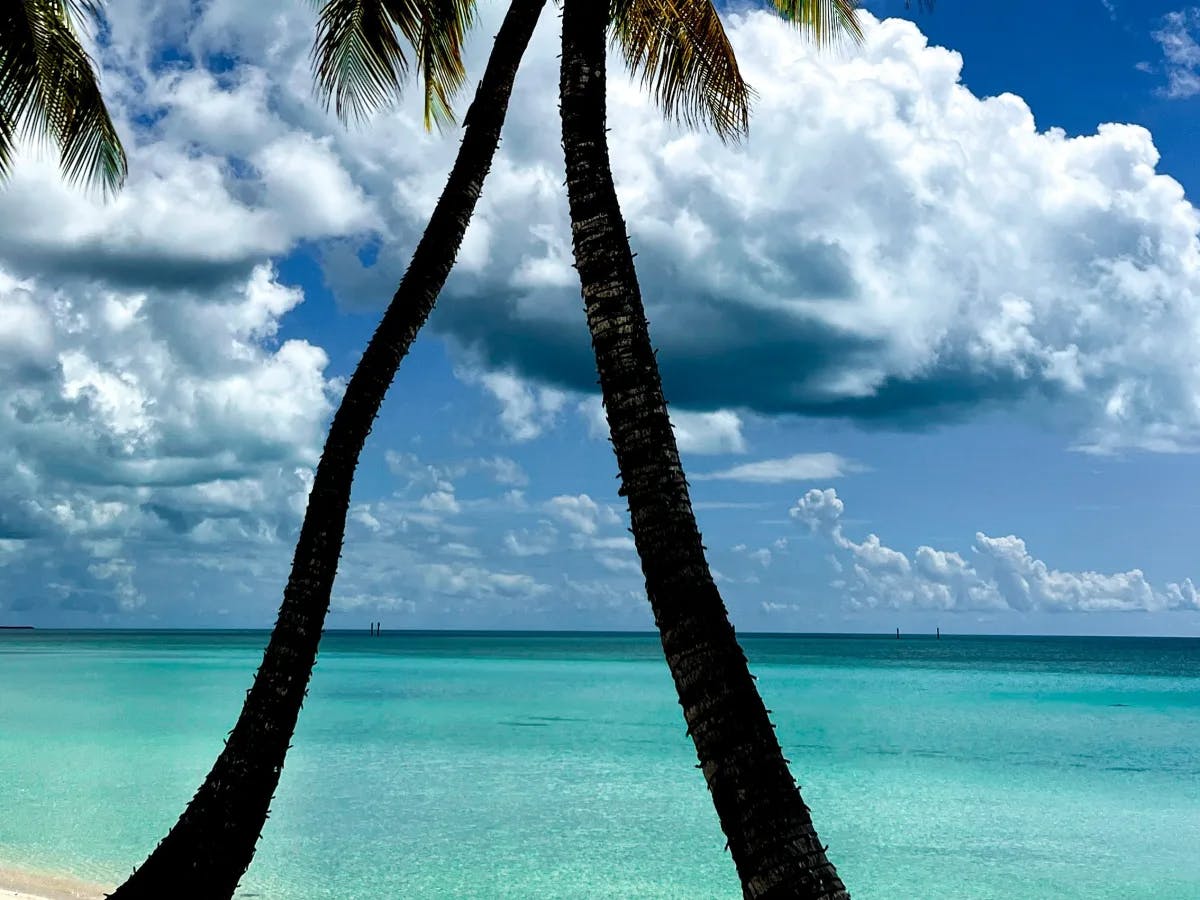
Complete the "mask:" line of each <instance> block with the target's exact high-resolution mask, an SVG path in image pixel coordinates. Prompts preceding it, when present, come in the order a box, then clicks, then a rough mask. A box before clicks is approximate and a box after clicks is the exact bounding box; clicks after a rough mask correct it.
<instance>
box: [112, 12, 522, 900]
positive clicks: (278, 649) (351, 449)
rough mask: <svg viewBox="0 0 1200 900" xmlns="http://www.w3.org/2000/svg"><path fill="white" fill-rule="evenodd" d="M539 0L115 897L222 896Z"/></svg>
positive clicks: (473, 116)
mask: <svg viewBox="0 0 1200 900" xmlns="http://www.w3.org/2000/svg"><path fill="white" fill-rule="evenodd" d="M544 5H545V0H513V2H512V5H511V6H510V7H509V10H508V14H507V16H506V17H505V19H504V22H503V24H502V25H501V26H500V31H499V32H498V33H497V35H496V42H495V47H494V49H493V52H492V56H491V59H490V60H489V61H488V65H487V69H486V71H485V72H484V76H483V79H482V80H481V81H480V83H479V88H478V90H477V91H476V93H475V99H474V101H473V102H472V104H471V108H470V110H468V112H467V116H466V119H465V120H464V126H465V129H464V134H463V141H462V146H461V147H460V148H459V151H458V156H457V158H456V159H455V162H454V168H453V169H452V170H451V172H450V178H449V179H448V181H447V182H446V187H445V189H444V190H443V192H442V195H441V197H440V199H439V200H438V204H437V207H436V208H435V209H434V212H433V216H432V217H431V218H430V221H429V226H428V227H427V228H426V230H425V234H424V235H423V236H422V237H421V241H420V243H419V244H418V245H417V249H416V252H415V253H414V254H413V258H412V261H411V262H410V263H409V267H408V270H407V271H406V272H405V274H404V279H403V280H402V281H401V282H400V287H399V288H398V289H397V291H396V294H395V296H394V297H393V298H392V302H391V304H390V305H389V306H388V309H387V312H386V313H385V314H384V316H383V320H382V321H381V322H380V323H379V327H378V328H377V329H376V331H375V334H374V336H373V337H372V338H371V341H370V343H369V344H368V345H367V349H366V352H364V353H363V356H362V359H361V360H360V361H359V364H358V368H357V369H356V370H355V372H354V375H353V377H352V378H351V379H350V383H349V385H348V386H347V387H346V393H345V396H344V397H343V398H342V403H341V406H339V407H338V411H337V413H336V414H335V415H334V418H333V423H332V424H331V425H330V428H329V436H328V438H327V439H326V441H325V450H324V453H323V454H322V456H321V461H320V464H319V465H318V466H317V473H316V477H315V479H314V481H313V487H312V491H311V493H310V494H309V498H308V509H307V510H306V512H305V514H304V524H303V525H302V526H301V529H300V539H299V541H298V543H297V545H296V554H295V557H294V559H293V561H292V573H291V577H290V578H289V579H288V583H287V587H286V589H285V590H284V594H283V603H282V605H281V606H280V608H279V618H278V619H277V621H276V623H275V629H274V631H273V632H272V633H271V640H270V643H269V644H268V645H267V649H266V653H265V654H264V656H263V661H262V665H261V666H260V667H259V669H258V673H257V674H256V675H255V677H254V685H253V687H252V688H251V689H250V691H249V692H248V695H247V697H246V702H245V705H244V706H243V707H242V713H241V716H240V717H239V718H238V721H237V724H236V725H235V726H234V729H233V731H232V732H231V733H230V735H229V738H228V740H227V741H226V743H225V749H224V750H223V751H222V753H221V755H220V756H219V757H218V758H217V761H216V763H215V764H214V765H213V768H212V771H211V772H209V774H208V778H207V779H206V780H205V781H204V784H203V785H201V787H200V789H199V790H198V791H197V792H196V795H195V796H194V797H193V798H192V800H191V802H190V803H189V804H188V806H187V809H186V810H184V813H183V815H182V816H181V817H180V819H179V821H178V822H177V823H176V825H175V827H174V828H172V829H171V831H170V832H169V833H168V834H167V836H166V837H165V838H164V839H163V840H162V842H161V843H160V844H159V845H158V847H157V848H156V849H155V850H154V852H153V853H151V855H150V857H149V858H148V859H147V860H146V862H145V863H144V864H143V865H142V866H141V868H139V869H137V870H136V871H135V872H134V874H133V875H132V876H131V877H130V878H129V880H128V881H126V882H125V883H124V884H123V885H121V886H120V887H119V888H117V890H116V891H115V892H114V893H113V894H111V895H110V896H111V897H112V898H114V900H164V898H196V900H220V898H228V897H231V896H232V895H233V892H234V889H235V888H236V887H237V883H238V881H239V879H240V878H241V877H242V875H243V873H244V872H245V871H246V869H247V867H249V865H250V860H251V859H252V858H253V856H254V849H255V844H256V843H257V841H258V836H259V832H260V831H261V830H262V826H263V824H264V823H265V821H266V819H267V810H268V807H269V806H270V802H271V797H272V795H273V794H274V793H275V788H276V785H277V784H278V782H279V774H280V771H281V770H282V769H283V763H284V757H285V756H286V755H287V751H288V746H289V741H290V740H291V737H292V733H293V731H294V730H295V726H296V719H297V717H298V716H299V714H300V707H301V705H302V703H303V701H304V697H305V695H306V694H307V684H308V680H309V677H310V676H311V674H312V670H313V666H314V665H315V664H316V657H317V643H318V642H319V641H320V638H321V628H322V626H323V623H324V620H325V614H326V612H327V611H328V609H329V597H330V592H331V590H332V588H333V579H334V576H335V574H336V573H337V564H338V557H339V555H340V553H341V548H342V540H343V536H344V533H345V527H346V513H347V510H348V508H349V505H350V489H351V484H352V482H353V479H354V469H355V467H356V466H357V464H358V457H359V454H360V452H361V451H362V448H363V444H364V442H365V441H366V439H367V435H368V434H369V433H370V431H371V425H372V423H373V422H374V420H375V416H376V415H377V414H378V412H379V407H380V404H381V403H382V402H383V398H384V395H385V394H386V393H387V390H388V387H389V386H390V385H391V382H392V379H393V377H394V376H395V374H396V369H397V368H398V367H399V365H400V361H401V359H403V358H404V355H405V354H406V353H407V352H408V348H409V346H410V345H411V344H412V342H413V339H414V338H415V337H416V334H417V331H418V330H420V328H421V326H422V325H423V324H424V323H425V320H426V318H427V317H428V316H429V313H430V312H431V311H432V309H433V305H434V301H435V300H436V299H437V295H438V292H439V291H440V290H441V289H442V285H443V284H444V283H445V281H446V277H447V275H449V273H450V269H451V267H452V266H453V264H454V258H455V255H456V254H457V253H458V247H459V244H460V243H461V242H462V237H463V233H464V232H465V231H466V228H467V223H468V222H469V221H470V218H471V214H472V212H473V211H474V209H475V202H476V200H478V198H479V194H480V191H481V190H482V188H483V181H484V178H485V176H486V175H487V172H488V170H489V168H490V167H491V163H492V157H493V155H494V154H495V151H496V146H497V144H498V143H499V141H500V129H501V126H502V125H503V122H504V116H505V113H506V112H507V109H508V100H509V95H510V93H511V91H512V85H513V80H514V78H515V76H516V72H517V67H518V65H519V64H520V61H521V57H522V56H523V54H524V52H525V48H526V47H527V46H528V44H529V39H530V37H531V36H532V34H533V30H534V27H535V25H536V24H537V20H538V16H539V15H540V13H541V10H542V7H543V6H544Z"/></svg>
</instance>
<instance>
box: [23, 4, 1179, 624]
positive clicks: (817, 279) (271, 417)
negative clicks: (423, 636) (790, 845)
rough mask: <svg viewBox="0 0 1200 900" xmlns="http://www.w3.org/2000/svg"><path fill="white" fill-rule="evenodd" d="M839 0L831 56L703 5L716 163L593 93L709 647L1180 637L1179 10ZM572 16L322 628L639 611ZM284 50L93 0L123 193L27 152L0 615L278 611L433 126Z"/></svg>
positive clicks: (254, 23)
mask: <svg viewBox="0 0 1200 900" xmlns="http://www.w3.org/2000/svg"><path fill="white" fill-rule="evenodd" d="M481 8H482V10H483V22H482V24H481V25H480V26H479V27H478V28H477V29H476V32H475V35H474V41H473V43H472V45H471V49H470V54H471V57H470V64H471V66H472V72H474V73H478V72H479V71H480V69H481V66H482V61H483V59H484V58H485V56H486V52H487V50H488V43H489V41H488V37H489V36H490V35H491V34H493V33H494V31H495V24H496V21H497V18H498V15H499V9H500V6H499V4H483V5H482V7H481ZM867 8H868V9H869V10H870V11H871V13H872V14H873V15H871V16H869V17H867V18H866V20H865V24H866V32H867V42H866V45H865V46H864V47H863V48H860V49H855V50H850V49H844V50H842V51H840V52H836V53H832V54H817V53H815V52H814V51H813V50H812V49H811V48H809V47H807V46H806V45H805V44H804V43H803V42H802V41H800V39H799V38H798V37H797V35H796V34H795V33H794V32H793V31H790V30H789V29H787V28H786V27H785V26H783V25H782V24H781V23H779V22H778V21H777V20H775V19H773V18H772V17H770V16H768V15H764V14H762V13H761V12H758V11H756V7H754V6H753V5H745V4H739V5H734V6H732V7H730V8H728V9H727V10H726V12H727V13H728V16H727V26H728V28H729V31H730V35H731V37H732V39H733V40H734V42H735V45H736V46H737V48H738V51H739V57H740V59H741V61H742V65H743V68H744V70H745V71H746V73H747V75H748V77H749V78H750V80H751V82H752V83H753V84H754V86H755V87H756V89H757V90H758V100H757V108H756V115H755V118H754V120H753V124H752V131H751V135H750V138H749V139H748V140H747V141H746V142H745V143H744V144H743V145H742V146H740V147H734V148H729V147H723V146H722V145H720V144H719V143H718V142H717V141H716V140H715V139H714V138H713V137H711V136H709V135H703V134H699V135H696V134H690V133H688V132H686V131H684V130H682V129H680V128H677V127H675V126H673V125H669V124H665V123H663V122H662V121H661V118H660V117H659V116H658V115H657V113H656V112H655V110H654V109H653V108H652V107H651V106H650V105H649V103H648V101H646V99H645V98H644V97H642V96H641V95H640V93H639V92H638V90H637V89H636V86H634V85H631V84H630V83H629V82H628V80H627V79H626V78H624V77H623V76H620V75H619V74H618V75H615V77H614V78H613V79H612V84H611V86H610V105H611V118H612V124H613V133H614V135H618V136H619V139H618V140H616V141H615V142H614V168H615V171H616V175H617V180H618V190H619V192H620V193H621V196H622V202H623V205H624V209H625V213H626V217H627V219H628V221H629V227H630V232H631V235H632V240H633V243H634V249H635V250H637V251H638V252H639V256H638V263H639V267H640V268H639V272H640V275H641V278H642V281H643V287H644V292H645V294H646V299H647V304H648V309H649V313H650V318H651V327H652V332H653V334H654V337H655V339H656V342H657V343H658V345H659V347H660V351H661V352H660V364H661V365H662V368H663V372H664V378H665V383H666V389H667V394H668V398H669V399H670V400H671V401H672V403H673V417H674V419H675V421H676V427H677V432H678V434H679V437H680V443H681V447H682V450H683V454H684V462H685V466H686V467H687V469H688V472H689V475H690V477H691V480H692V486H693V499H694V500H695V501H696V505H697V513H698V516H699V519H700V524H701V528H702V530H703V531H704V534H705V538H706V543H707V545H708V547H709V550H710V561H711V563H712V565H713V568H714V569H715V570H716V572H717V573H718V579H719V582H720V586H721V589H722V592H723V594H724V596H725V598H726V601H727V604H728V605H729V607H730V610H731V614H732V616H733V618H734V620H735V622H736V624H737V625H738V626H739V627H740V628H743V629H747V630H772V631H790V630H800V631H805V630H815V631H841V630H850V631H875V630H878V631H885V630H891V629H893V628H895V627H901V628H903V629H904V630H909V631H913V630H932V629H933V628H934V627H935V626H940V627H941V628H942V630H943V631H948V632H953V631H959V632H968V631H970V632H1049V633H1082V634H1087V633H1109V634H1111V633H1131V634H1142V633H1151V634H1196V633H1198V632H1200V612H1198V611H1197V606H1198V603H1197V597H1196V592H1195V589H1194V587H1192V582H1191V581H1190V580H1189V579H1192V578H1195V577H1196V576H1198V575H1200V570H1198V569H1197V566H1196V562H1195V554H1194V552H1193V549H1192V548H1193V546H1194V544H1195V537H1196V535H1195V530H1194V526H1193V525H1192V523H1193V521H1194V520H1195V516H1196V511H1197V509H1198V508H1200V486H1198V485H1200V465H1198V464H1197V457H1196V449H1197V447H1200V366H1198V365H1197V363H1196V362H1195V355H1196V354H1195V348H1196V346H1198V345H1200V344H1198V339H1200V299H1198V298H1200V237H1198V231H1197V229H1198V222H1200V217H1198V216H1197V213H1196V210H1195V208H1194V207H1193V206H1192V202H1193V198H1194V195H1195V188H1196V185H1197V184H1200V170H1198V168H1197V166H1198V165H1200V164H1198V163H1197V162H1196V160H1195V156H1194V153H1189V148H1190V147H1191V146H1194V143H1195V124H1194V123H1195V122H1196V115H1197V112H1198V110H1200V99H1198V98H1200V47H1198V46H1197V44H1196V40H1197V38H1198V37H1200V8H1190V7H1187V6H1179V5H1176V4H1161V3H1140V4H1137V5H1135V4H1132V3H1129V2H1121V0H1111V2H1104V0H1094V2H1092V0H1077V2H1074V3H1067V4H1051V5H1050V6H1049V7H1047V6H1046V5H1044V4H1040V3H1039V4H1035V3H1033V2H1026V0H1018V2H1013V3H1008V4H995V5H990V6H986V5H985V6H980V5H978V4H966V3H961V2H952V0H944V2H942V3H939V4H938V5H937V9H936V11H935V12H934V13H923V14H917V13H916V12H915V11H912V10H907V11H906V10H905V9H904V5H903V3H902V2H896V0H886V2H876V3H870V4H868V7H867ZM890 17H898V18H890ZM557 22H558V20H557V17H556V16H555V15H553V14H552V12H550V11H548V13H547V15H546V16H545V21H544V22H543V23H542V27H541V29H540V31H539V34H538V35H537V36H536V37H535V40H534V42H533V45H532V46H531V49H530V51H529V55H528V57H527V63H526V66H525V68H524V70H523V72H522V75H521V77H520V79H519V81H518V86H517V91H516V94H515V96H514V101H513V107H512V110H511V113H510V118H509V124H508V126H507V128H506V131H505V139H504V143H503V146H502V150H501V154H500V156H499V158H498V160H497V164H496V166H495V168H494V170H493V174H492V176H491V178H490V179H489V182H488V184H487V186H486V187H485V194H484V198H483V200H482V202H481V205H480V209H479V214H478V216H477V219H476V222H475V223H474V224H473V225H472V228H471V231H470V232H469V233H468V238H467V241H466V244H465V246H464V251H463V254H462V255H461V257H460V263H459V265H458V267H457V268H456V270H455V272H454V274H453V275H452V277H451V281H450V283H449V284H448V286H447V289H446V291H445V293H444V295H443V298H442V300H441V302H440V303H439V307H438V309H437V310H436V311H435V313H434V315H433V317H432V319H431V322H430V325H429V327H428V328H427V330H426V331H425V332H424V333H423V334H422V336H421V337H420V339H419V341H418V343H417V345H416V347H415V348H414V350H413V353H412V354H411V356H410V357H409V358H408V360H406V361H405V363H404V365H403V367H402V369H401V372H400V375H399V377H398V378H397V381H396V384H395V386H394V388H393V391H392V394H391V396H390V397H389V400H388V402H387V404H386V406H385V408H384V410H383V413H382V415H381V417H380V420H379V422H378V424H377V427H376V429H375V432H374V434H373V435H372V438H371V441H370V444H369V446H368V448H367V451H366V453H365V455H364V458H363V462H362V465H361V468H360V473H359V476H358V480H357V482H356V488H355V503H354V507H353V509H352V516H351V526H350V530H349V533H348V541H347V547H346V552H345V555H344V560H343V565H342V571H341V574H340V576H339V580H338V585H337V588H336V590H335V596H334V604H333V611H332V612H331V615H330V620H329V623H330V625H331V626H333V627H359V626H362V625H364V624H365V623H366V622H368V621H373V620H382V621H384V622H385V624H386V625H387V626H389V627H481V628H486V627H516V628H645V627H649V626H650V617H649V613H648V609H647V606H646V602H645V598H644V593H643V591H642V588H641V582H640V576H639V574H638V571H637V565H636V556H635V554H634V553H633V552H632V544H631V542H630V540H629V536H628V533H627V531H626V521H625V514H624V509H623V506H622V505H621V504H620V502H619V501H618V498H617V496H616V481H615V474H616V470H615V463H614V460H613V458H612V455H611V451H610V449H609V447H608V445H607V443H606V441H605V439H604V437H605V435H604V429H603V422H602V420H601V419H600V417H599V409H598V405H597V402H596V397H595V395H594V380H595V379H594V374H593V371H592V368H591V359H590V351H589V347H588V341H587V334H586V330H585V328H584V324H583V318H582V313H581V309H580V304H579V300H578V288H577V284H575V283H573V281H572V279H573V272H572V271H571V269H570V267H569V243H568V232H567V224H566V215H565V200H564V198H563V196H562V190H561V172H560V169H561V156H560V153H561V151H560V150H559V148H558V145H557V139H556V137H555V129H556V127H557V110H556V106H555V96H554V86H555V82H556V79H557V73H556V70H555V66H556V59H555V52H556V50H555V40H556V35H555V33H554V31H555V28H556V26H557ZM311 28H312V12H311V10H310V9H309V8H308V7H307V6H306V5H305V4H296V3H291V2H285V0H279V2H271V3H262V4H256V5H255V6H254V8H253V9H252V10H250V9H247V8H244V7H243V5H241V4H236V3H233V2H231V0H211V2H206V3H203V4H199V5H194V4H191V3H188V2H185V0H123V2H114V3H113V4H111V6H110V9H109V22H108V27H107V29H106V32H105V34H104V35H103V40H102V41H101V42H100V43H99V44H98V45H97V46H96V48H95V50H96V55H97V57H98V58H99V59H100V60H101V61H102V64H103V74H104V82H103V83H104V87H105V90H106V94H107V95H108V96H110V97H111V98H112V100H111V104H112V106H113V108H114V110H115V112H116V113H117V117H118V119H119V123H120V127H121V129H122V133H123V134H124V135H125V136H126V138H127V143H128V146H129V149H130V151H131V172H132V174H131V178H130V183H129V185H128V187H127V189H126V191H125V192H124V193H123V194H122V195H121V196H120V197H119V198H118V199H117V200H116V201H114V202H112V203H110V204H108V205H105V204H103V203H101V202H100V201H99V200H98V199H97V198H94V197H88V196H86V195H83V194H81V193H80V192H79V191H77V190H74V189H71V188H68V187H65V186H63V185H62V184H61V182H60V180H59V178H58V176H57V174H56V172H55V170H54V167H53V165H52V161H49V160H47V159H45V158H41V157H39V156H38V155H37V154H36V153H30V154H29V155H28V157H27V158H26V159H24V160H23V161H22V164H21V166H20V167H19V169H18V171H17V174H16V176H15V177H14V179H13V180H12V182H11V183H10V184H9V185H8V187H7V188H5V190H4V191H3V193H0V350H2V351H3V352H2V353H0V374H2V375H3V377H2V378H0V457H2V458H3V461H4V465H3V467H0V621H4V622H8V621H11V622H16V623H23V622H29V623H32V624H37V625H44V626H56V625H64V626H65V625H70V626H130V627H143V626H145V627H163V626H228V627H233V626H261V625H267V624H269V623H270V622H271V621H272V619H273V615H274V610H275V608H276V606H277V603H278V599H279V596H280V592H281V589H282V585H283V583H284V581H285V579H286V574H287V568H288V564H289V561H290V552H291V547H292V542H293V540H294V534H295V529H296V528H297V526H298V522H299V515H300V513H301V511H302V509H303V499H304V493H305V490H306V487H307V483H308V481H307V479H308V478H309V473H310V472H311V467H312V465H313V462H314V461H315V459H316V456H317V454H319V451H320V445H321V441H322V438H323V433H324V428H325V425H326V423H327V420H328V416H329V414H330V413H331V411H332V409H333V406H334V405H335V404H336V401H337V397H338V392H339V390H340V386H341V383H342V381H343V380H344V378H345V377H346V376H347V375H348V374H349V372H350V371H351V370H352V368H353V365H354V363H355V362H356V361H357V358H358V354H359V352H360V351H361V348H362V346H363V345H364V343H365V340H366V338H367V336H368V335H369V333H370V330H371V328H372V327H373V325H374V322H375V320H376V319H377V317H378V315H379V312H380V310H381V308H382V305H383V304H384V303H385V302H386V300H387V299H388V298H389V297H390V294H391V290H392V288H393V287H394V285H395V282H396V280H397V278H398V275H399V273H400V272H401V271H402V270H403V267H404V265H405V264H406V262H407V258H408V253H409V252H410V251H411V248H412V246H413V245H414V243H415V240H416V237H417V235H418V234H419V232H420V229H421V227H422V226H423V224H424V221H425V219H426V217H427V216H428V212H429V210H430V208H431V207H432V203H433V202H434V199H435V198H436V196H437V193H438V191H439V190H440V186H441V183H442V180H443V179H444V177H445V173H446V171H447V170H448V166H449V163H450V159H451V154H452V153H453V150H454V147H455V146H456V141H457V135H456V134H455V133H454V132H453V131H450V132H448V133H446V134H443V135H437V134H434V135H425V134H422V133H421V132H420V129H419V110H418V109H417V107H416V106H415V105H414V103H413V102H406V103H403V104H401V105H400V106H399V107H398V108H396V109H394V110H390V111H387V112H385V113H383V114H381V115H380V116H378V117H376V118H375V119H374V120H373V121H372V122H371V123H370V124H368V125H366V126H361V127H357V128H354V129H349V130H347V129H344V128H342V127H341V126H340V125H339V124H338V123H337V122H336V121H334V120H333V119H332V118H331V117H330V116H328V115H327V114H325V113H324V112H323V111H322V110H321V109H320V106H319V104H318V103H316V102H315V101H314V99H313V96H312V93H311V86H310V82H309V77H308V71H307V58H306V54H307V49H308V44H309V42H310V41H311ZM613 65H614V72H615V71H616V69H615V67H616V66H617V65H619V60H616V59H614V61H613ZM465 103H466V98H463V100H462V101H461V104H460V108H463V107H465ZM1110 123H1113V124H1110Z"/></svg>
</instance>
